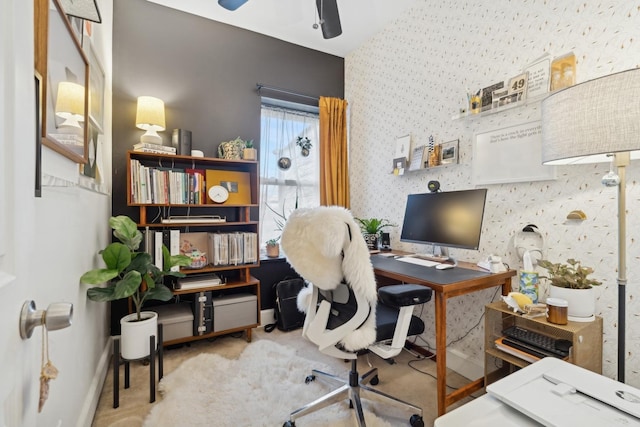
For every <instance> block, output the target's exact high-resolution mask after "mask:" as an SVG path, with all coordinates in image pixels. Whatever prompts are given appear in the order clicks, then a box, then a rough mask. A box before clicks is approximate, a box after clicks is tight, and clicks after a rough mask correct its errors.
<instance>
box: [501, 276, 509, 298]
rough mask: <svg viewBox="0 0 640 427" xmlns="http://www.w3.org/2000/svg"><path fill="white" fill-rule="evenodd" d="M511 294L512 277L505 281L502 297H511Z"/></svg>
mask: <svg viewBox="0 0 640 427" xmlns="http://www.w3.org/2000/svg"><path fill="white" fill-rule="evenodd" d="M509 292H511V277H507V278H506V279H504V283H503V284H502V295H509Z"/></svg>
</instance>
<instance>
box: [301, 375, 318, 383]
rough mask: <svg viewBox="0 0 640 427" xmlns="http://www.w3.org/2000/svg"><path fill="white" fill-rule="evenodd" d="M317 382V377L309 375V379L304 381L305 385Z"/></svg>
mask: <svg viewBox="0 0 640 427" xmlns="http://www.w3.org/2000/svg"><path fill="white" fill-rule="evenodd" d="M315 380H316V376H315V375H308V376H307V378H305V379H304V383H305V384H309V383H310V382H313V381H315Z"/></svg>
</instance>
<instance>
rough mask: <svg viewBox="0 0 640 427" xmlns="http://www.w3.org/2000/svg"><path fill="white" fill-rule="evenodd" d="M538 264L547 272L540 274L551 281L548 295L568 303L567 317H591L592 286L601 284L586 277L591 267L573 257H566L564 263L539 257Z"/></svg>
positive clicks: (592, 312)
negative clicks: (546, 273)
mask: <svg viewBox="0 0 640 427" xmlns="http://www.w3.org/2000/svg"><path fill="white" fill-rule="evenodd" d="M538 265H539V266H540V267H542V268H544V269H546V270H547V272H548V273H549V275H548V276H540V278H542V279H547V280H549V282H550V283H551V286H550V287H549V296H550V297H552V298H560V299H563V300H566V301H567V302H568V303H569V307H568V315H569V317H573V318H574V319H579V320H580V319H581V320H583V321H586V320H588V319H590V318H592V317H593V315H594V313H595V304H596V302H595V301H596V300H595V295H594V291H593V287H594V286H599V285H601V284H602V282H600V281H598V280H595V279H591V278H589V277H588V276H589V275H590V274H592V273H593V268H591V267H583V266H582V265H581V264H580V261H576V260H575V259H573V258H571V259H568V260H567V263H566V264H562V263H552V262H550V261H547V260H544V259H541V260H539V261H538Z"/></svg>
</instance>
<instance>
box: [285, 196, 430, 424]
mask: <svg viewBox="0 0 640 427" xmlns="http://www.w3.org/2000/svg"><path fill="white" fill-rule="evenodd" d="M281 245H282V249H283V251H284V252H285V254H286V256H287V260H288V261H289V263H290V264H291V266H292V267H293V268H294V269H295V270H296V272H297V273H298V274H300V275H301V276H302V277H303V278H304V279H305V280H306V281H307V282H308V286H307V287H306V288H304V289H303V290H302V291H301V292H300V294H299V295H298V298H297V304H298V309H299V310H300V311H303V312H306V317H305V322H304V326H303V330H302V335H303V336H304V337H306V338H307V339H309V340H310V341H311V342H313V343H314V344H316V345H317V346H318V349H319V350H320V351H321V352H323V353H325V354H327V355H330V356H333V357H336V358H339V359H348V360H351V370H350V372H349V378H348V379H346V380H345V379H341V378H339V377H336V376H334V375H331V374H328V373H325V372H321V371H318V370H313V371H312V375H311V376H309V377H307V381H306V382H309V381H312V380H314V379H315V377H318V378H322V379H325V380H328V381H329V382H331V383H335V384H341V387H339V388H338V389H336V390H334V391H332V392H331V393H329V394H327V395H325V396H323V397H321V398H319V399H317V400H315V401H314V402H311V403H309V404H308V405H306V406H303V407H301V408H300V409H297V410H295V411H293V412H292V413H291V414H290V417H289V420H288V421H286V422H285V423H284V427H294V426H295V421H296V419H298V418H300V417H302V416H304V415H307V414H310V413H312V412H315V411H317V410H319V409H322V408H325V407H327V406H330V405H332V404H334V403H337V402H340V401H342V400H343V399H345V398H349V400H350V407H352V408H354V409H355V410H356V415H357V416H356V418H357V420H358V425H359V426H360V427H364V426H365V425H366V424H365V419H364V412H363V409H362V402H361V400H360V397H361V396H362V397H364V398H366V399H369V400H375V401H378V402H383V403H392V404H395V405H399V406H401V407H402V408H404V409H406V410H408V411H409V412H411V413H412V415H411V416H410V419H409V423H410V424H411V426H413V427H422V426H424V422H423V420H422V409H421V408H419V407H417V406H414V405H412V404H410V403H407V402H404V401H402V400H399V399H397V398H395V397H392V396H390V395H388V394H385V393H383V392H380V391H378V390H375V389H373V388H371V387H369V385H368V384H371V385H376V384H377V383H378V374H377V369H376V368H374V369H372V370H370V371H369V372H367V373H365V374H364V375H363V376H362V377H360V376H359V374H358V369H357V357H358V354H360V353H362V352H365V351H371V352H373V353H375V354H377V355H379V356H380V357H382V358H384V359H390V358H392V357H394V356H396V355H398V354H399V353H400V352H401V351H402V348H403V346H404V344H405V341H406V338H407V336H408V335H418V334H421V333H422V332H423V331H424V323H423V322H422V321H421V320H420V318H418V317H416V316H413V307H414V306H415V305H417V304H423V303H425V302H427V301H429V300H430V299H431V292H432V291H431V289H429V288H427V287H424V286H420V285H394V286H385V287H383V288H380V290H379V291H378V290H377V286H376V281H375V276H374V273H373V267H372V265H371V260H370V258H369V257H370V255H369V250H368V249H367V245H366V243H365V241H364V237H363V236H362V234H361V233H360V228H359V227H358V225H357V223H356V222H355V220H354V218H353V216H352V215H351V213H350V212H349V211H348V210H347V209H344V208H342V207H338V206H321V207H318V208H313V209H296V210H295V211H293V213H292V214H291V215H290V217H289V219H288V220H287V222H286V224H285V227H284V229H283V232H282V238H281ZM378 299H379V301H378Z"/></svg>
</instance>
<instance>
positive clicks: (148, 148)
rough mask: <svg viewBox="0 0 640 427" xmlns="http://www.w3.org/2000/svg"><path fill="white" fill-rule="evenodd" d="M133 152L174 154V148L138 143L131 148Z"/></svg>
mask: <svg viewBox="0 0 640 427" xmlns="http://www.w3.org/2000/svg"><path fill="white" fill-rule="evenodd" d="M133 151H140V152H143V153H155V154H174V155H175V154H176V148H175V147H168V146H166V145H160V144H150V143H148V142H139V143H137V144H135V145H134V146H133Z"/></svg>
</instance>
